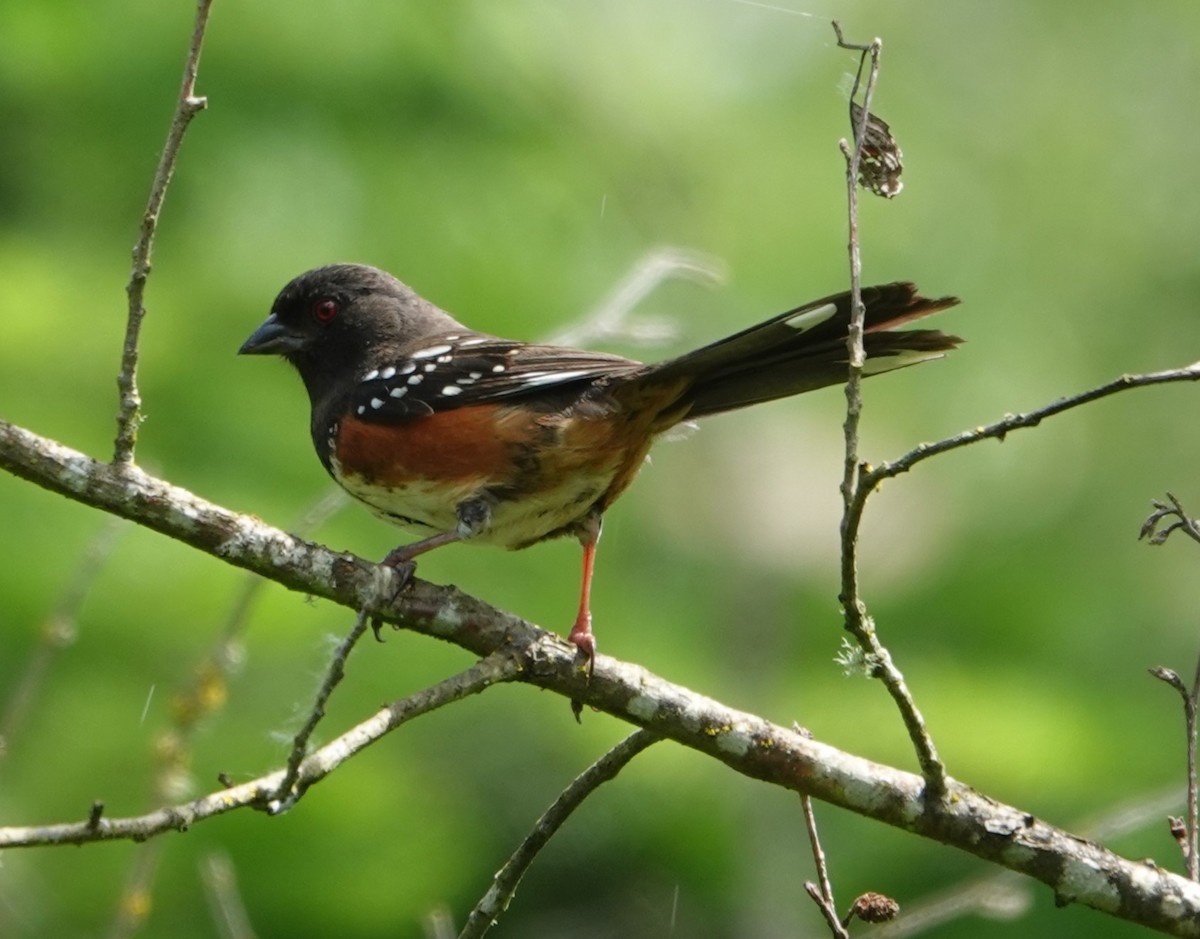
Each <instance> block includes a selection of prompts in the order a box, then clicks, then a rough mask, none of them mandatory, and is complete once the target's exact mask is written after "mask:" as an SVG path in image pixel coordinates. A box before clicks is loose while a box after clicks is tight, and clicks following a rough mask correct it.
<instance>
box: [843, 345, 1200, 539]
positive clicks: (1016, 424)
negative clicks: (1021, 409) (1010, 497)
mask: <svg viewBox="0 0 1200 939" xmlns="http://www.w3.org/2000/svg"><path fill="white" fill-rule="evenodd" d="M1197 380H1200V362H1193V363H1192V364H1191V365H1187V366H1184V367H1183V368H1171V369H1166V370H1165V371H1161V372H1143V373H1141V374H1137V375H1121V376H1120V377H1119V378H1114V379H1113V380H1112V381H1110V382H1106V383H1105V384H1103V385H1100V386H1098V387H1096V388H1091V389H1089V390H1087V391H1082V392H1080V393H1079V394H1075V395H1069V396H1068V397H1065V398H1059V399H1058V400H1057V401H1053V402H1051V403H1050V404H1047V405H1045V406H1043V407H1040V408H1037V409H1035V410H1033V411H1026V412H1025V413H1024V414H1009V415H1008V416H1006V417H1005V418H1003V419H1002V420H999V421H996V422H995V423H994V424H988V425H987V426H986V427H975V428H973V429H971V430H964V431H963V432H962V433H960V434H955V435H954V436H953V437H947V438H946V439H945V440H939V441H937V442H936V443H923V444H921V445H920V446H918V447H914V448H913V449H912V450H910V451H909V452H908V453H906V454H904V455H903V456H901V457H899V458H898V459H895V460H892V461H891V462H889V463H881V464H880V465H878V466H875V467H872V468H870V469H868V470H867V472H866V473H864V474H863V477H862V484H863V485H862V487H861V488H860V490H859V493H858V498H857V500H856V504H855V511H856V513H857V514H860V515H861V513H862V503H864V502H865V501H866V499H867V497H868V496H869V495H870V494H871V491H872V490H873V489H875V488H876V487H878V485H879V484H880V483H881V482H883V481H884V480H885V479H891V478H892V477H893V476H899V475H900V474H901V473H907V472H908V471H909V470H910V469H912V468H913V467H914V466H916V465H917V464H918V463H922V462H924V461H925V460H928V459H929V458H930V457H933V456H938V455H939V454H942V453H946V452H948V451H950V450H957V449H958V448H959V447H966V446H969V445H970V444H973V443H979V441H981V440H988V439H994V440H1004V438H1005V437H1007V436H1008V435H1009V434H1010V433H1011V432H1012V431H1014V430H1021V429H1023V428H1026V427H1037V426H1038V424H1040V423H1041V422H1042V421H1044V420H1045V419H1046V418H1048V417H1053V416H1054V415H1055V414H1061V413H1062V412H1063V411H1069V410H1071V409H1072V408H1077V407H1079V406H1080V405H1084V404H1090V403H1091V402H1092V401H1097V400H1099V399H1100V398H1106V397H1108V396H1109V395H1112V394H1117V393H1118V392H1121V391H1128V390H1129V389H1131V388H1148V387H1150V386H1152V385H1166V384H1170V383H1172V382H1181V381H1197Z"/></svg>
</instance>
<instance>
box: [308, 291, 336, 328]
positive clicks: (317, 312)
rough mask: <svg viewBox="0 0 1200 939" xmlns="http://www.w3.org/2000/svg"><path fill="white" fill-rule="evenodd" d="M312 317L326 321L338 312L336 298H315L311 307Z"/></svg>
mask: <svg viewBox="0 0 1200 939" xmlns="http://www.w3.org/2000/svg"><path fill="white" fill-rule="evenodd" d="M312 314H313V317H314V318H315V319H316V320H317V322H319V323H328V322H329V321H330V320H332V319H333V318H334V317H335V316H337V314H338V305H337V301H336V300H331V299H329V298H328V297H325V298H323V299H321V300H317V301H316V302H315V303H314V304H313V307H312Z"/></svg>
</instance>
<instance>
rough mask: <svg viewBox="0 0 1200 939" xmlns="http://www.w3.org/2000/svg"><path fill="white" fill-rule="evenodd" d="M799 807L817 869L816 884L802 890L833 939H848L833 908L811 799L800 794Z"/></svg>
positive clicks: (805, 886) (827, 869)
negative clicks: (823, 920)
mask: <svg viewBox="0 0 1200 939" xmlns="http://www.w3.org/2000/svg"><path fill="white" fill-rule="evenodd" d="M800 807H801V809H802V810H803V811H804V826H805V828H806V829H807V830H808V844H809V846H810V847H811V848H812V853H813V864H814V866H815V867H816V869H817V883H815V884H814V883H811V882H808V883H805V885H804V890H805V891H806V892H807V893H808V895H809V896H810V897H812V900H813V902H814V903H815V904H816V905H817V909H819V910H820V911H821V915H822V916H824V917H825V923H826V925H828V926H829V932H830V933H831V934H832V935H833V936H834V939H850V933H848V932H847V931H846V925H845V924H844V923H842V922H841V921H840V920H839V919H838V915H837V910H836V908H835V907H834V899H833V884H832V883H831V882H830V880H829V864H828V863H827V862H826V860H825V852H824V850H822V848H821V838H820V836H819V835H818V834H817V816H816V815H815V814H814V813H813V806H812V799H811V798H809V797H808V796H807V795H805V794H803V793H801V795H800Z"/></svg>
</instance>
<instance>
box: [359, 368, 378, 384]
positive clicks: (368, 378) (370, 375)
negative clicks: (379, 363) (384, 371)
mask: <svg viewBox="0 0 1200 939" xmlns="http://www.w3.org/2000/svg"><path fill="white" fill-rule="evenodd" d="M378 377H379V369H377V368H373V369H371V371H369V372H367V374H365V375H364V376H363V377H362V380H363V381H374V380H375V379H376V378H378Z"/></svg>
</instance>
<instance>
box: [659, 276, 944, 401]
mask: <svg viewBox="0 0 1200 939" xmlns="http://www.w3.org/2000/svg"><path fill="white" fill-rule="evenodd" d="M862 298H863V305H864V306H865V308H866V316H865V320H864V335H863V347H864V350H865V352H866V355H867V360H866V364H865V366H864V369H863V371H864V374H867V375H876V374H879V373H881V372H888V371H892V370H893V369H897V368H904V367H905V366H906V365H915V364H917V363H918V362H925V361H928V360H929V359H940V358H941V357H942V356H943V355H944V354H945V353H946V352H947V351H949V350H950V349H953V348H954V347H955V346H956V345H958V344H959V343H960V342H962V340H961V339H959V338H958V337H957V336H950V335H947V334H946V333H942V332H938V331H937V330H934V329H914V330H906V331H900V332H892V331H890V330H892V328H893V327H896V326H901V325H903V324H905V323H908V322H911V321H912V320H915V319H920V318H921V317H923V316H928V315H930V314H931V313H937V312H938V311H940V310H944V309H947V308H948V307H952V306H954V305H955V304H957V303H958V302H959V301H958V298H957V297H939V298H938V299H936V300H931V299H929V298H927V297H922V296H921V295H919V294H918V293H917V288H916V285H915V284H909V283H894V284H885V285H883V286H880V287H867V288H864V289H863V291H862ZM849 325H850V294H849V293H840V294H835V295H834V296H831V297H825V298H824V299H822V300H817V301H815V302H813V303H809V304H806V305H804V306H802V307H797V308H796V309H794V310H789V311H788V312H787V313H782V314H780V315H779V316H776V317H774V318H773V319H770V320H767V321H766V322H765V323H760V324H758V325H757V326H751V327H750V328H749V329H746V330H743V331H742V332H740V333H737V334H736V335H733V336H729V337H728V338H726V339H721V340H719V341H717V342H714V343H713V344H712V345H709V346H705V347H704V348H702V349H697V350H696V351H695V352H689V353H688V354H687V355H683V356H680V357H679V358H677V359H672V360H670V361H668V362H663V363H662V364H661V365H658V366H654V367H653V368H652V369H651V370H650V371H649V372H647V373H646V375H645V376H644V378H643V379H642V381H640V382H638V384H641V385H642V386H643V387H648V386H650V385H655V386H659V385H660V383H661V382H674V381H679V380H680V379H681V378H686V379H690V381H689V383H688V386H687V388H686V390H684V392H683V394H682V396H681V398H680V399H679V401H678V405H679V407H678V409H677V408H675V407H671V408H669V409H668V411H667V412H664V417H667V416H668V415H669V417H670V423H674V422H676V421H679V420H686V419H688V418H693V417H704V416H705V415H707V414H717V413H720V412H721V411H731V410H733V409H735V408H743V407H746V406H748V405H751V404H758V403H759V402H761V401H772V400H774V399H775V398H785V397H788V396H790V395H795V394H800V393H802V392H805V391H812V390H813V389H816V388H823V387H825V386H826V385H835V384H838V383H840V382H844V381H845V380H846V369H847V361H848V360H847V354H846V333H847V330H848V329H849Z"/></svg>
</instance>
